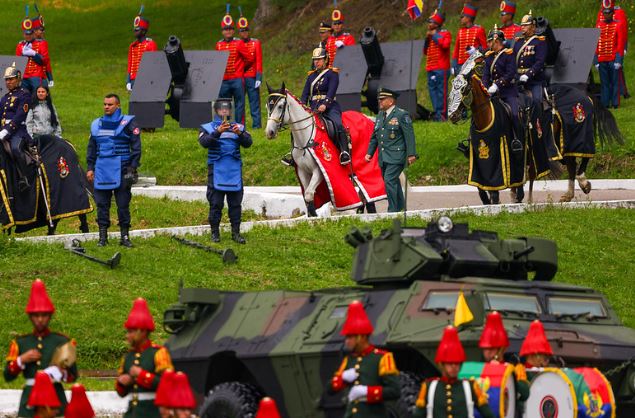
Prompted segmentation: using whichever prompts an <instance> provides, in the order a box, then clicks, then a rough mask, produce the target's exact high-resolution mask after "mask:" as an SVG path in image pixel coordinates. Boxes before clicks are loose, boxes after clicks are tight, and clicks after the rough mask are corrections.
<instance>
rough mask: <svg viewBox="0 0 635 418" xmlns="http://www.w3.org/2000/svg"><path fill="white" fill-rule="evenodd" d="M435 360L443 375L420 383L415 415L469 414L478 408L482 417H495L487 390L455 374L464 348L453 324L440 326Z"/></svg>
mask: <svg viewBox="0 0 635 418" xmlns="http://www.w3.org/2000/svg"><path fill="white" fill-rule="evenodd" d="M434 361H435V362H436V363H438V364H439V367H440V369H441V374H442V376H441V378H435V379H432V380H428V381H424V382H423V383H422V384H421V390H420V391H419V396H418V397H417V402H416V407H415V413H414V414H413V416H414V417H417V418H423V417H426V418H446V417H447V418H468V417H473V416H474V409H477V410H478V412H480V414H481V417H483V418H494V413H493V412H492V410H491V409H490V407H489V405H488V404H487V394H486V393H484V392H483V391H482V390H481V387H480V386H479V384H478V383H477V382H476V381H469V380H463V379H459V378H458V376H459V370H460V369H461V364H462V363H463V362H464V361H465V351H464V350H463V345H461V341H460V340H459V334H458V332H457V330H456V328H454V327H452V326H448V327H446V328H445V329H444V330H443V337H442V338H441V342H440V343H439V348H438V349H437V355H436V357H435V360H434Z"/></svg>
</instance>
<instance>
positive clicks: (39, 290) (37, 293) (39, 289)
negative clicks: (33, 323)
mask: <svg viewBox="0 0 635 418" xmlns="http://www.w3.org/2000/svg"><path fill="white" fill-rule="evenodd" d="M25 311H26V313H28V314H32V313H51V314H52V313H54V312H55V306H53V302H51V298H49V295H48V293H46V286H44V282H43V281H42V280H40V279H35V281H34V282H33V284H32V285H31V294H30V295H29V302H28V303H27V304H26V309H25Z"/></svg>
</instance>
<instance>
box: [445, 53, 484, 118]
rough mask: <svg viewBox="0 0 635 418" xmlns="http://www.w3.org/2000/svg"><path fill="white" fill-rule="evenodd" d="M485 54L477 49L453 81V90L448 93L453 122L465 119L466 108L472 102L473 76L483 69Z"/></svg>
mask: <svg viewBox="0 0 635 418" xmlns="http://www.w3.org/2000/svg"><path fill="white" fill-rule="evenodd" d="M482 62H483V54H481V53H480V51H475V52H474V53H473V54H472V55H470V57H469V58H468V59H467V61H465V63H464V64H463V66H462V67H461V71H459V73H458V74H457V75H456V77H455V78H454V80H453V81H452V90H450V94H449V95H448V117H449V118H450V121H452V123H458V122H459V121H461V119H463V115H464V112H463V110H464V109H469V108H470V105H471V104H472V85H471V83H470V81H471V79H472V76H473V75H477V76H480V75H481V74H482V71H483V64H482Z"/></svg>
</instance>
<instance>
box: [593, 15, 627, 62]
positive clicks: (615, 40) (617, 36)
mask: <svg viewBox="0 0 635 418" xmlns="http://www.w3.org/2000/svg"><path fill="white" fill-rule="evenodd" d="M595 27H596V28H598V29H600V40H599V41H598V46H597V48H596V50H595V55H597V57H598V62H611V61H615V59H616V58H618V55H619V58H618V59H621V57H623V56H624V42H625V40H624V35H623V32H622V30H621V23H620V22H617V21H615V20H612V21H611V22H609V23H606V22H605V21H604V20H602V21H601V22H599V23H598V24H597V25H596V26H595Z"/></svg>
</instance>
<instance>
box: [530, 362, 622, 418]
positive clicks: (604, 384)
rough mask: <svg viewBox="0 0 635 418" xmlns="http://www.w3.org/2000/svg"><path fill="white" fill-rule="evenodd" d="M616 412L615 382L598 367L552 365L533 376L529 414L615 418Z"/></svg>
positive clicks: (548, 417)
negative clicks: (572, 367)
mask: <svg viewBox="0 0 635 418" xmlns="http://www.w3.org/2000/svg"><path fill="white" fill-rule="evenodd" d="M614 413H615V398H614V396H613V391H612V389H611V385H610V383H609V382H608V381H607V380H606V378H605V377H604V375H602V373H601V372H600V371H599V370H597V369H593V368H589V367H581V368H578V369H558V368H549V367H548V368H545V369H542V371H541V372H540V373H538V374H537V375H536V376H535V377H534V378H533V379H532V380H531V387H530V392H529V399H527V404H526V410H525V417H527V418H534V417H535V418H597V417H602V418H612V417H614V416H615V415H614Z"/></svg>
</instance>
